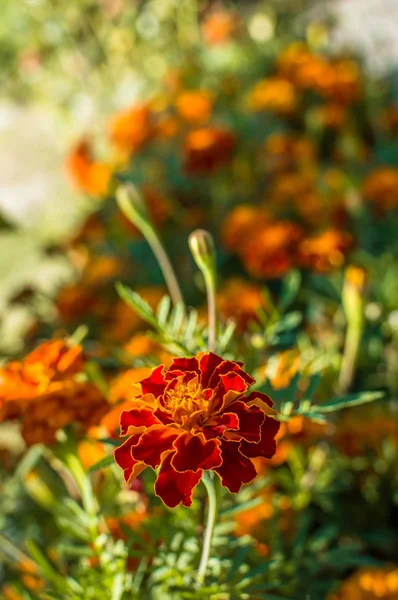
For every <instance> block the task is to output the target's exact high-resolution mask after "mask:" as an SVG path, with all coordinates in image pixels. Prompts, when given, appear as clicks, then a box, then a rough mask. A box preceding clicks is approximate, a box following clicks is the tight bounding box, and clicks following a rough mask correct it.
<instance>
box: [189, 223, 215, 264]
mask: <svg viewBox="0 0 398 600" xmlns="http://www.w3.org/2000/svg"><path fill="white" fill-rule="evenodd" d="M188 243H189V247H190V249H191V252H192V256H193V258H194V260H195V262H196V264H197V266H198V267H199V269H200V270H201V271H202V272H203V271H204V270H211V271H212V273H214V272H215V266H216V250H215V246H214V240H213V236H212V235H211V234H210V233H209V232H208V231H205V230H204V229H197V230H196V231H193V232H192V233H191V234H190V236H189V238H188Z"/></svg>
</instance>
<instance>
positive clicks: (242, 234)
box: [221, 204, 271, 252]
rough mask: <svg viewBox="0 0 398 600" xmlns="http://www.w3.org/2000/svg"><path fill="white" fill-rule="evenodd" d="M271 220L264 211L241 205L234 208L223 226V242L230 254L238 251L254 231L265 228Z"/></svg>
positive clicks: (248, 205)
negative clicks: (261, 227)
mask: <svg viewBox="0 0 398 600" xmlns="http://www.w3.org/2000/svg"><path fill="white" fill-rule="evenodd" d="M270 220H271V217H270V215H269V214H268V213H267V212H266V211H265V210H263V209H260V208H257V207H256V206H251V205H250V204H240V205H239V206H236V207H235V208H233V209H232V210H231V211H230V212H229V214H228V215H227V217H226V219H225V221H224V223H223V224H222V226H221V241H222V243H223V246H224V247H225V248H226V249H227V250H229V251H230V252H237V251H238V249H239V248H240V247H241V246H242V245H243V244H244V243H245V241H246V240H247V239H249V237H250V236H251V235H252V232H253V229H255V228H257V227H260V226H265V225H266V224H267V223H269V221H270Z"/></svg>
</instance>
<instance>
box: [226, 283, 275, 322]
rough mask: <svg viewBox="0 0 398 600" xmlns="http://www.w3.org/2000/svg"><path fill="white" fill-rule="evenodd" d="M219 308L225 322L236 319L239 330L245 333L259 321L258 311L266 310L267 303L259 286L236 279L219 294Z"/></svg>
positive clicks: (227, 284)
mask: <svg viewBox="0 0 398 600" xmlns="http://www.w3.org/2000/svg"><path fill="white" fill-rule="evenodd" d="M217 306H218V310H219V311H220V314H221V316H222V317H223V318H224V319H225V320H228V319H231V318H232V319H234V320H235V321H236V323H237V326H238V330H239V331H245V330H247V328H248V326H249V324H250V323H256V322H257V321H258V316H257V311H258V310H259V309H261V308H265V306H266V302H265V297H264V295H263V294H262V293H261V288H260V287H259V286H258V285H256V284H255V283H250V282H249V281H244V280H243V279H239V278H237V277H234V278H231V279H228V281H226V282H225V284H224V285H223V287H222V288H221V289H220V290H219V292H218V293H217Z"/></svg>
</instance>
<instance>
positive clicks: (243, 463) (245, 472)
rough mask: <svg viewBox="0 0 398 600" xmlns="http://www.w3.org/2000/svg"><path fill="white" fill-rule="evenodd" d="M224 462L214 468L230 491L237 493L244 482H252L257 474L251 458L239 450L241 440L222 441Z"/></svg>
mask: <svg viewBox="0 0 398 600" xmlns="http://www.w3.org/2000/svg"><path fill="white" fill-rule="evenodd" d="M221 450H222V458H223V463H222V465H221V466H220V467H217V468H215V469H214V471H215V472H216V473H218V475H219V476H220V478H221V483H222V485H223V486H224V487H226V488H227V489H228V490H229V491H230V492H232V493H233V494H236V493H237V492H239V490H240V488H241V487H242V485H243V484H244V483H250V481H253V479H254V478H255V476H256V475H257V471H256V468H255V466H254V465H253V463H252V462H251V460H249V459H248V458H246V456H243V455H242V454H241V453H240V451H239V442H232V441H228V442H227V441H222V442H221Z"/></svg>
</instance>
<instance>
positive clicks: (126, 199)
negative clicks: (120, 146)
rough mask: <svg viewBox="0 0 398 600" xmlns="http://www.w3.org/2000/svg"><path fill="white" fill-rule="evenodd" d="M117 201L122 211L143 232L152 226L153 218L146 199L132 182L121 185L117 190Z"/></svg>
mask: <svg viewBox="0 0 398 600" xmlns="http://www.w3.org/2000/svg"><path fill="white" fill-rule="evenodd" d="M116 202H117V204H118V206H119V208H120V210H121V211H122V213H123V214H124V215H125V216H126V217H127V218H128V220H129V221H131V223H133V225H135V226H136V227H137V228H138V229H139V230H140V231H141V232H143V233H144V232H145V230H146V229H147V228H148V227H151V219H150V216H149V213H148V209H147V206H146V203H145V200H144V199H143V197H142V196H141V194H140V192H139V191H138V190H137V188H136V187H135V186H134V185H133V184H132V183H126V184H123V185H120V186H119V187H118V188H117V190H116Z"/></svg>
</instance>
